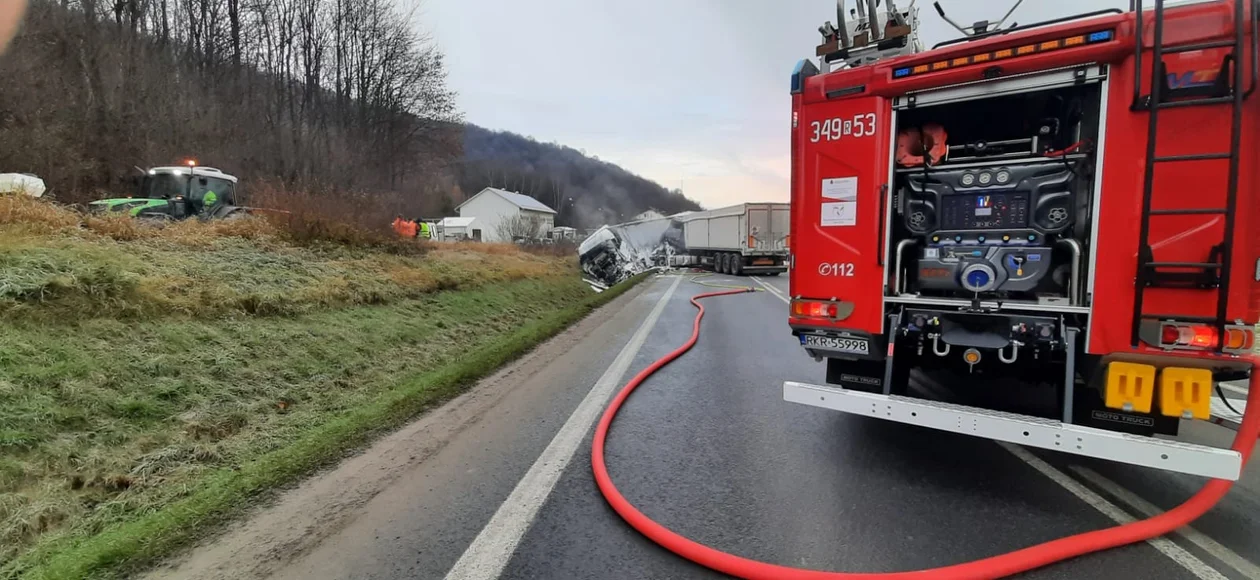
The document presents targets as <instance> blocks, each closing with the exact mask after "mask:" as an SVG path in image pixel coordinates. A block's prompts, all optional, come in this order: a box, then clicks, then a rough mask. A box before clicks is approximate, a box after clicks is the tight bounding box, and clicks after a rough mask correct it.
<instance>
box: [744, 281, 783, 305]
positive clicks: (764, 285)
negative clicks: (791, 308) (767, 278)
mask: <svg viewBox="0 0 1260 580" xmlns="http://www.w3.org/2000/svg"><path fill="white" fill-rule="evenodd" d="M752 281H753V282H756V283H757V284H760V285H761V287H762V288H765V289H766V291H767V292H769V293H771V294H774V296H775V297H776V298H778V299H779V300H782V301H784V302H787V303H790V301H789V300H788V299H787V296H784V295H783V294H782V292H781V291H780V290H779V289H778V288H775V287H774V286H772V285H770V284H767V283H765V282H762V281H761V280H760V279H757V278H753V279H752Z"/></svg>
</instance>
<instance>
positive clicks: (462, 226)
mask: <svg viewBox="0 0 1260 580" xmlns="http://www.w3.org/2000/svg"><path fill="white" fill-rule="evenodd" d="M438 228H439V230H438V231H440V232H441V233H442V241H444V242H453V241H457V240H481V236H482V232H481V226H480V225H478V224H477V218H471V217H448V218H442V221H441V222H440V223H439V224H438Z"/></svg>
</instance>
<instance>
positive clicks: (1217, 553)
mask: <svg viewBox="0 0 1260 580" xmlns="http://www.w3.org/2000/svg"><path fill="white" fill-rule="evenodd" d="M1068 469H1071V470H1072V471H1074V472H1076V474H1077V475H1078V476H1080V477H1081V478H1082V479H1084V480H1085V481H1088V482H1090V483H1092V484H1094V485H1096V486H1098V487H1099V488H1101V489H1102V490H1103V491H1105V492H1107V493H1109V494H1111V495H1112V496H1114V497H1115V498H1116V499H1118V500H1120V502H1121V503H1123V504H1126V505H1128V506H1129V508H1130V509H1132V510H1134V511H1136V512H1137V513H1139V514H1141V515H1143V516H1146V517H1150V516H1153V515H1156V514H1158V513H1160V512H1162V511H1163V510H1161V509H1159V508H1158V507H1156V506H1155V505H1154V504H1152V503H1150V502H1148V501H1146V500H1144V499H1142V498H1141V497H1138V495H1137V494H1136V493H1133V492H1131V491H1129V490H1127V489H1125V488H1123V487H1121V486H1120V484H1118V483H1116V482H1114V481H1111V480H1110V479H1107V478H1106V477H1103V476H1101V475H1099V474H1098V473H1097V472H1096V471H1094V470H1092V469H1090V468H1088V467H1085V466H1082V465H1072V466H1069V467H1068ZM1174 533H1176V534H1177V535H1179V536H1181V537H1183V538H1185V539H1186V540H1187V541H1189V542H1190V543H1192V544H1194V545H1196V546H1198V547H1200V548H1202V549H1203V551H1205V552H1207V553H1209V554H1211V555H1212V557H1213V558H1216V559H1218V560H1220V561H1222V562H1224V563H1225V564H1227V565H1228V566H1229V567H1230V568H1233V569H1235V570H1237V571H1239V572H1241V573H1242V575H1243V577H1245V578H1247V579H1248V580H1260V566H1256V565H1255V564H1252V563H1251V562H1250V561H1249V560H1247V559H1246V558H1244V557H1242V556H1240V555H1238V554H1237V553H1235V552H1234V551H1233V550H1230V549H1229V548H1226V547H1225V546H1223V545H1221V543H1220V542H1217V541H1216V540H1213V539H1212V538H1210V537H1208V536H1207V534H1204V533H1203V532H1200V531H1199V530H1196V529H1194V528H1192V527H1190V526H1184V527H1181V528H1178V529H1177V531H1176V532H1174Z"/></svg>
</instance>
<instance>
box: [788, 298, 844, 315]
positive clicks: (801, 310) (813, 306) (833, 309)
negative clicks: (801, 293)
mask: <svg viewBox="0 0 1260 580" xmlns="http://www.w3.org/2000/svg"><path fill="white" fill-rule="evenodd" d="M839 314H840V308H839V307H838V306H837V305H836V304H835V303H834V302H815V301H810V300H793V301H792V315H793V316H799V317H802V318H836V317H837V316H839Z"/></svg>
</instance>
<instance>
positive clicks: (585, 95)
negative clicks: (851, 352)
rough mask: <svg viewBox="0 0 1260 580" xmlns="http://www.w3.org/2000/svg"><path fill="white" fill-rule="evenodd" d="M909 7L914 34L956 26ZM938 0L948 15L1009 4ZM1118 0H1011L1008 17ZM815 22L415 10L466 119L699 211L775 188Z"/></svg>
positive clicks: (771, 15)
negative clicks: (914, 17)
mask: <svg viewBox="0 0 1260 580" xmlns="http://www.w3.org/2000/svg"><path fill="white" fill-rule="evenodd" d="M852 4H853V3H852V1H850V2H848V3H847V5H849V6H852ZM908 4H909V2H908V0H901V1H900V2H898V5H899V6H901V7H905V6H907V5H908ZM917 5H918V6H919V7H920V13H919V19H920V30H921V34H922V39H923V42H924V44H925V45H928V46H930V45H932V44H934V43H936V42H938V41H941V40H947V39H950V38H955V37H957V36H958V33H957V32H956V31H954V30H953V29H952V28H949V26H948V25H947V24H945V23H944V22H943V21H942V20H941V19H940V18H939V17H938V16H937V14H936V11H935V10H933V9H932V6H931V2H930V1H926V0H920V1H919V2H918V4H917ZM942 5H943V6H944V7H945V10H946V13H947V14H949V15H950V17H951V18H953V19H954V20H955V21H957V22H960V23H970V22H973V21H975V20H980V19H985V18H987V19H989V20H996V19H998V18H1000V17H1001V15H1002V13H1004V12H1005V10H1006V8H1007V7H1009V6H1010V4H1008V3H1006V2H1004V1H993V0H986V1H980V0H943V1H942ZM1127 5H1128V2H1127V1H1124V0H1092V1H1091V0H1054V1H1050V0H1026V1H1025V2H1024V4H1023V5H1022V6H1020V7H1019V9H1017V10H1016V11H1015V15H1014V16H1013V17H1012V19H1013V20H1015V21H1017V22H1024V23H1031V22H1035V21H1040V20H1047V19H1050V18H1055V17H1059V16H1066V15H1069V14H1076V13H1082V12H1088V11H1092V10H1098V9H1102V8H1110V7H1127ZM826 20H832V21H834V20H835V2H834V1H832V0H621V1H612V0H423V4H422V5H421V7H420V8H419V10H418V11H417V13H416V21H417V22H418V25H419V26H420V27H422V28H423V29H424V30H425V31H427V32H428V33H429V34H430V35H431V36H432V37H433V39H434V40H435V41H436V42H437V43H438V45H439V46H440V47H441V49H442V50H443V51H444V52H445V53H446V57H447V65H448V70H449V71H450V79H449V80H450V85H451V87H452V88H453V89H455V90H456V91H458V93H459V104H460V107H461V109H462V110H463V111H464V113H465V117H466V119H467V120H468V121H470V122H473V123H476V124H478V125H481V126H483V127H487V128H490V129H499V130H508V131H513V132H516V133H521V134H524V135H528V136H532V137H534V138H535V139H537V140H539V141H547V142H550V141H555V142H558V143H563V144H565V145H569V146H571V147H574V148H577V149H583V150H585V151H586V153H587V154H588V155H595V156H597V157H599V158H600V159H604V160H607V161H611V162H614V163H617V164H619V165H621V166H622V167H625V168H626V169H628V170H630V171H633V172H635V173H638V174H639V175H642V176H644V177H647V178H648V179H652V180H654V181H656V182H658V183H660V184H661V185H664V186H666V187H670V188H675V187H681V188H683V190H684V192H685V193H686V194H687V195H688V196H689V197H691V198H692V199H695V200H697V201H699V202H700V203H701V204H702V205H704V206H705V207H710V208H712V207H720V206H722V205H728V204H732V203H739V202H744V201H786V200H787V199H788V176H789V173H788V164H789V155H788V120H789V117H790V110H791V109H790V107H791V101H790V99H789V97H788V79H789V76H790V75H791V71H792V67H793V66H794V65H795V64H796V62H797V61H798V60H800V59H802V58H809V57H811V56H812V55H813V52H814V47H815V46H816V45H817V44H818V43H819V41H820V40H821V37H820V36H819V34H818V32H817V28H818V26H820V25H821V24H822V23H823V22H824V21H826Z"/></svg>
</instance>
